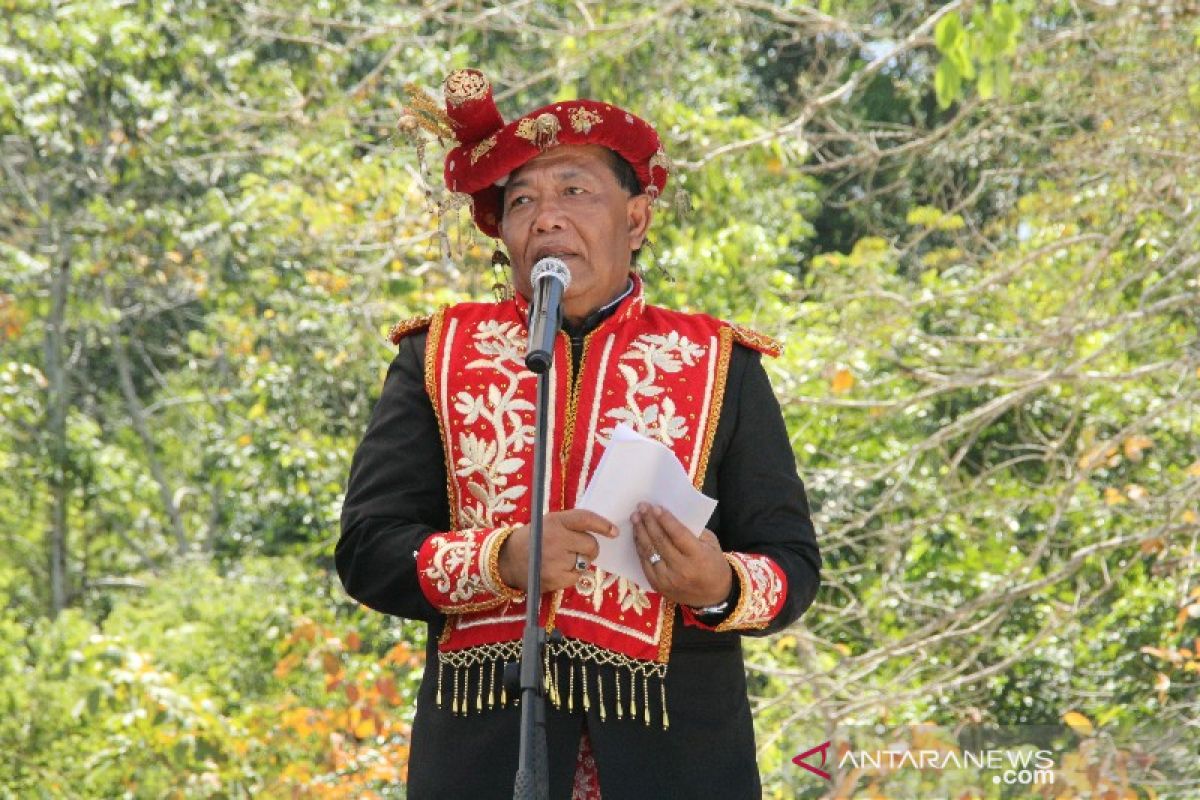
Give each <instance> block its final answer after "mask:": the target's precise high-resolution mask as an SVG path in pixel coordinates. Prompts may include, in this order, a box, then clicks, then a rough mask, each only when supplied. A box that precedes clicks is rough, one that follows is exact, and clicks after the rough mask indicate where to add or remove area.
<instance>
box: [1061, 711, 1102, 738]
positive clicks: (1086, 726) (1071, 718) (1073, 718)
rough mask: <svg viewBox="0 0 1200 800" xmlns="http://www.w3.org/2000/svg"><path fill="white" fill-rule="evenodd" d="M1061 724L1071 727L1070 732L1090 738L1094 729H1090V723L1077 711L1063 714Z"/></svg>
mask: <svg viewBox="0 0 1200 800" xmlns="http://www.w3.org/2000/svg"><path fill="white" fill-rule="evenodd" d="M1063 722H1065V723H1067V724H1068V725H1069V726H1071V730H1073V731H1075V732H1076V733H1078V734H1079V735H1080V736H1091V735H1092V732H1093V731H1094V730H1095V728H1093V727H1092V721H1091V720H1090V719H1088V718H1087V717H1085V716H1084V715H1083V714H1080V713H1079V712H1078V711H1068V712H1067V713H1065V714H1063Z"/></svg>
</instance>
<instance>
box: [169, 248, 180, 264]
mask: <svg viewBox="0 0 1200 800" xmlns="http://www.w3.org/2000/svg"><path fill="white" fill-rule="evenodd" d="M167 260H168V261H170V262H171V263H172V264H182V263H183V253H180V252H179V251H178V250H168V251H167Z"/></svg>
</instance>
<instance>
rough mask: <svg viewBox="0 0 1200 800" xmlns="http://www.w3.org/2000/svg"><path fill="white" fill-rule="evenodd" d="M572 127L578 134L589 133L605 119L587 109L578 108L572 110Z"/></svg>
mask: <svg viewBox="0 0 1200 800" xmlns="http://www.w3.org/2000/svg"><path fill="white" fill-rule="evenodd" d="M570 114H571V127H572V128H573V129H574V130H575V132H576V133H588V132H590V131H591V130H592V126H593V125H599V124H600V123H601V122H603V121H604V118H603V117H601V116H600V115H599V114H597V113H596V112H595V111H592V110H590V109H587V108H582V107H580V106H576V107H575V108H572V109H571V112H570Z"/></svg>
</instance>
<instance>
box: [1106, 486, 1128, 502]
mask: <svg viewBox="0 0 1200 800" xmlns="http://www.w3.org/2000/svg"><path fill="white" fill-rule="evenodd" d="M1124 502H1125V495H1123V494H1121V491H1120V490H1119V489H1114V488H1113V487H1111V486H1110V487H1108V488H1107V489H1105V490H1104V503H1105V505H1110V506H1115V505H1117V504H1118V503H1124Z"/></svg>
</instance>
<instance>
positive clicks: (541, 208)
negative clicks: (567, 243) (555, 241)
mask: <svg viewBox="0 0 1200 800" xmlns="http://www.w3.org/2000/svg"><path fill="white" fill-rule="evenodd" d="M533 224H534V227H535V229H536V230H537V231H538V232H539V233H545V232H547V231H553V230H559V229H561V228H562V227H563V211H562V206H561V205H560V204H559V202H558V198H556V197H547V198H542V199H540V200H539V201H538V204H537V214H536V216H535V217H534V220H533Z"/></svg>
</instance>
